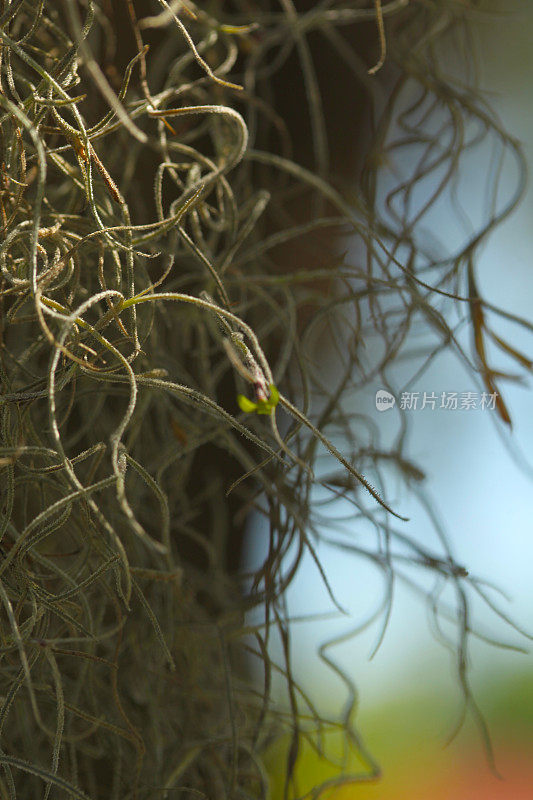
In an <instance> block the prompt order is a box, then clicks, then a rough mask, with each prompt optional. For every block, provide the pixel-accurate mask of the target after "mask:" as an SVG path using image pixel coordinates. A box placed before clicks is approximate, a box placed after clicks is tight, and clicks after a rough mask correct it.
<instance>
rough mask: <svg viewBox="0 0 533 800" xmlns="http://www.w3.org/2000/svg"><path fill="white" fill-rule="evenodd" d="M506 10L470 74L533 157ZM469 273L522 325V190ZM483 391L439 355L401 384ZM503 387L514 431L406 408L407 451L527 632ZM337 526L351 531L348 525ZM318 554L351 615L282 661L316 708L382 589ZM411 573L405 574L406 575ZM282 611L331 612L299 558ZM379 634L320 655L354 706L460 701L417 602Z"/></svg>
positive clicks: (489, 28)
mask: <svg viewBox="0 0 533 800" xmlns="http://www.w3.org/2000/svg"><path fill="white" fill-rule="evenodd" d="M509 12H512V13H509ZM506 14H507V15H508V16H507V15H506V17H505V18H503V19H502V18H500V19H497V18H487V19H486V21H483V22H481V23H479V25H478V28H477V40H478V45H479V56H480V57H479V69H480V81H481V85H482V86H483V87H484V88H485V90H486V91H488V93H489V99H490V102H491V104H492V106H493V107H494V108H495V109H496V111H497V113H498V114H499V115H500V117H501V119H502V121H503V123H504V125H505V127H506V128H507V129H508V130H509V131H510V132H512V134H513V135H514V136H515V137H516V138H517V139H519V140H520V141H521V142H522V144H523V147H524V151H525V155H526V158H527V161H528V163H529V164H530V165H531V164H533V104H532V102H531V80H530V75H531V68H532V67H533V58H532V54H531V40H532V37H533V9H532V7H531V5H530V4H523V3H520V4H517V3H514V4H507V5H506ZM510 42H512V46H510V44H509V43H510ZM528 73H529V78H528ZM483 158H484V155H483V154H479V156H477V157H475V158H474V159H471V161H470V163H469V164H467V165H466V166H465V170H464V181H463V182H462V186H461V196H462V202H463V206H464V207H465V209H466V210H467V213H468V214H470V215H471V217H472V220H473V224H474V225H475V224H476V221H477V220H478V219H479V215H480V214H481V213H482V210H483V200H484V198H483V186H484V183H483V170H484V169H486V166H485V163H486V162H484V160H483ZM506 170H507V171H506V172H504V177H503V182H502V187H503V190H505V189H506V188H507V187H508V189H509V190H511V188H512V186H513V185H514V181H515V179H516V173H515V172H514V167H513V165H512V163H511V162H509V163H508V165H507V167H506ZM426 226H427V227H428V229H429V230H430V231H431V233H432V236H433V237H434V238H436V239H437V240H439V241H441V242H442V243H443V246H445V247H447V248H449V249H450V250H453V249H454V246H455V244H456V243H457V244H459V242H460V241H461V236H463V237H464V230H463V231H461V230H460V228H461V225H460V224H459V225H458V223H457V218H456V216H455V215H453V214H452V213H451V210H449V211H447V210H446V208H444V207H442V206H441V207H439V208H438V209H437V210H436V211H435V212H433V215H432V216H428V218H427V219H426ZM477 274H478V279H479V284H480V289H481V291H482V294H483V296H484V297H485V298H486V299H488V300H490V301H492V302H493V303H495V304H497V305H499V306H500V307H502V308H504V309H507V310H509V311H511V312H513V313H515V314H517V315H520V316H523V317H525V318H527V319H531V317H532V314H531V312H532V309H533V191H532V190H531V189H529V190H528V192H527V196H526V197H525V199H524V201H523V202H522V204H521V206H520V208H519V209H518V210H517V211H516V212H515V213H514V214H513V216H512V217H511V218H510V219H508V220H507V221H506V222H505V223H504V224H503V225H502V226H501V227H500V228H499V229H497V230H496V231H495V232H494V233H493V234H492V236H491V237H490V240H489V241H488V243H487V244H486V246H485V248H484V250H483V252H482V254H481V257H480V260H479V269H478V273H477ZM495 329H496V331H497V332H498V333H499V334H500V335H502V336H503V337H508V340H509V341H510V342H511V343H512V344H513V345H514V346H515V347H517V348H518V349H519V350H521V351H522V352H524V353H526V354H529V355H530V356H531V355H532V354H533V336H531V335H529V334H527V333H526V332H525V331H524V330H523V329H520V328H518V327H517V326H516V325H510V324H508V323H505V321H503V320H499V321H498V322H497V324H495ZM463 341H465V342H466V339H464V340H463ZM366 357H367V359H371V357H372V346H371V345H369V346H368V347H367V356H366ZM492 360H493V361H496V363H497V364H498V365H499V366H501V368H503V369H505V368H509V362H508V361H507V360H506V358H504V357H503V355H501V356H500V355H495V356H494V358H493V359H492ZM515 371H516V370H515ZM412 372H413V368H412V365H409V364H408V363H405V364H403V365H400V366H399V367H398V368H397V369H396V371H395V383H396V384H397V385H398V386H401V385H403V384H405V383H407V381H408V380H409V378H410V376H411V374H412ZM379 388H381V386H380V384H379V383H376V384H375V385H374V386H372V387H369V389H368V392H365V394H364V395H363V394H361V393H358V394H357V398H356V400H354V403H357V406H356V408H357V410H358V411H360V412H361V413H363V414H367V415H368V416H370V417H371V418H372V420H373V421H374V423H375V424H376V425H378V426H379V429H380V435H381V438H382V442H383V445H384V446H385V447H386V444H387V442H391V441H392V439H393V438H394V435H395V433H396V432H397V428H398V415H397V414H396V411H394V410H392V411H387V412H384V413H379V412H378V411H377V410H376V409H375V391H376V390H377V389H379ZM482 388H483V387H482V386H481V383H480V382H476V381H475V379H474V378H473V376H472V375H471V374H469V373H468V372H467V370H466V369H465V367H464V366H463V365H462V364H460V363H459V362H458V360H457V359H456V358H454V357H452V356H451V355H450V354H448V353H445V354H444V355H441V356H440V357H438V358H437V359H436V360H435V361H434V362H433V363H432V365H431V366H430V368H429V369H428V370H427V372H425V374H424V375H423V376H421V377H420V379H419V380H418V381H417V382H416V384H414V385H412V386H409V390H411V391H420V392H421V393H423V392H424V391H427V392H431V391H435V392H436V393H437V394H439V393H440V392H441V391H446V392H450V391H457V392H462V391H474V392H476V393H480V392H481V391H482ZM501 389H502V394H503V395H504V397H505V400H506V403H507V405H508V407H509V409H510V412H511V416H512V419H513V432H512V434H511V435H509V433H508V432H507V431H506V430H504V427H505V426H502V425H501V423H499V422H498V420H497V419H496V417H495V415H494V414H491V413H489V412H488V411H482V410H479V409H478V410H470V411H460V410H457V411H439V410H431V409H424V410H417V411H412V412H410V414H411V415H412V417H411V422H412V425H411V426H410V427H411V433H410V435H409V444H408V453H409V455H410V457H411V458H412V459H413V460H414V461H415V462H416V463H417V464H418V465H420V466H421V467H422V469H423V470H424V471H425V472H426V473H427V480H426V483H425V486H426V490H427V493H428V496H429V497H430V498H431V500H432V504H433V507H434V508H435V509H436V511H437V513H438V516H439V517H440V520H441V521H442V525H443V528H444V529H445V531H446V535H447V538H448V541H449V542H450V545H451V547H452V552H453V553H454V555H455V558H456V561H458V562H459V563H461V564H464V565H465V566H466V567H467V568H468V569H469V570H470V571H471V572H472V573H473V574H475V575H477V576H480V577H483V578H485V579H486V580H488V581H491V582H493V583H494V584H496V585H497V586H498V587H500V588H501V589H502V590H503V591H505V592H506V594H507V599H504V598H503V597H502V596H501V595H498V594H497V593H496V592H493V593H492V595H491V596H492V597H493V599H495V600H497V601H498V602H499V603H500V605H501V606H502V607H503V608H504V610H505V611H506V612H507V613H509V614H510V615H511V616H512V617H513V618H514V619H515V620H516V621H517V622H518V623H519V624H521V625H522V626H523V627H525V628H527V629H529V630H530V631H532V632H533V614H532V613H531V610H532V608H533V580H532V577H531V576H532V571H533V514H532V510H533V503H532V498H533V481H532V476H533V469H532V468H531V467H530V466H529V465H528V459H529V463H530V464H531V463H533V414H532V411H533V395H532V393H531V381H529V385H525V386H517V385H516V384H511V383H509V384H507V383H502V384H501ZM513 454H514V455H513ZM518 462H519V463H518ZM331 467H332V465H331V462H326V463H325V465H324V468H325V471H328V470H329V469H331ZM387 486H388V490H389V491H388V495H387V496H388V498H389V499H390V498H396V502H395V503H394V507H395V508H396V509H398V510H400V511H401V513H403V514H406V515H407V516H409V517H410V521H409V523H398V524H397V528H398V530H402V532H403V531H405V532H407V533H408V534H409V535H410V536H414V537H415V538H416V539H417V540H418V541H420V542H421V543H423V544H424V545H429V546H431V547H433V549H434V550H435V551H436V552H440V547H439V544H438V539H437V536H436V534H435V530H434V527H433V526H432V524H431V523H430V522H429V520H428V517H427V514H426V513H425V512H424V510H423V509H422V508H421V506H420V504H419V503H418V502H416V501H415V500H414V498H413V497H412V495H411V496H410V495H409V494H408V493H407V492H406V491H405V490H403V492H402V491H401V489H400V485H399V484H398V486H397V487H395V484H394V477H393V475H392V473H391V474H390V478H389V479H388V482H387ZM395 489H396V491H395ZM332 512H333V516H338V517H343V516H346V515H347V514H348V513H349V512H350V509H349V508H348V506H347V505H345V506H343V505H342V504H341V503H339V504H338V505H337V507H336V508H334V509H332V508H331V507H330V508H329V512H328V513H330V514H331V513H332ZM394 524H395V525H396V521H395V523H394ZM343 525H344V528H346V529H347V530H349V528H350V523H349V522H346V523H343ZM402 526H403V527H402ZM328 528H329V530H328ZM328 528H326V527H324V534H325V535H326V536H327V535H333V531H332V530H331V526H328ZM355 530H356V531H357V536H358V537H363V538H364V536H365V535H368V536H372V532H371V530H370V528H368V530H367V531H366V533H365V528H364V525H361V524H360V523H357V528H355V527H353V531H355ZM251 538H253V540H254V541H255V542H261V541H265V540H266V530H263V529H262V523H261V522H259V523H258V524H256V526H254V530H253V531H252V537H251ZM337 538H338V537H337ZM256 547H257V545H256ZM259 547H260V546H259ZM318 555H319V557H320V560H321V562H322V564H323V566H324V568H325V571H326V573H327V575H328V577H329V579H330V580H331V583H332V585H333V587H334V591H335V593H336V595H337V597H338V598H339V599H340V601H341V603H342V605H343V606H344V607H346V608H347V609H348V610H349V611H350V617H349V618H347V617H341V616H340V615H337V616H334V617H331V618H328V619H323V620H318V619H315V620H313V621H309V622H299V623H295V624H294V625H293V629H292V636H293V659H294V665H293V666H294V673H295V676H296V678H297V680H299V681H300V682H301V683H302V685H303V686H304V687H305V688H306V689H307V690H308V691H309V693H310V695H311V696H312V697H313V699H314V700H315V702H316V703H317V704H318V705H319V706H322V707H323V708H326V709H327V710H329V711H332V710H333V708H334V707H335V706H336V705H337V704H338V703H341V702H342V700H343V699H344V697H345V693H344V688H343V686H342V684H341V682H340V681H339V679H338V678H337V677H336V676H335V675H334V674H333V673H332V672H331V670H329V669H328V668H327V667H326V666H325V665H323V664H321V662H320V660H319V658H318V656H317V649H318V647H319V646H320V644H322V643H323V642H324V641H326V640H328V639H330V638H332V637H334V636H335V635H341V634H342V633H345V632H348V631H349V630H350V629H355V628H356V627H357V626H358V625H360V624H361V623H362V622H363V621H364V620H365V619H366V618H368V616H369V615H371V614H372V612H373V611H375V609H376V603H377V600H378V599H379V597H380V596H381V593H382V591H383V579H382V578H381V576H380V573H379V572H378V571H377V570H376V569H375V568H374V567H372V566H371V565H370V564H368V563H365V562H363V561H361V560H360V559H355V558H351V557H347V556H346V554H343V553H342V552H339V551H338V550H334V549H332V548H328V547H325V546H319V548H318ZM257 557H259V551H258V550H256V552H255V554H253V552H252V553H251V555H250V558H251V559H252V560H255V558H257ZM410 574H412V575H415V573H414V572H411V573H410ZM416 576H417V578H420V580H421V583H422V584H423V585H425V586H426V587H429V586H431V585H432V581H428V580H427V578H425V577H424V573H423V572H422V571H419V572H418V573H416ZM288 606H289V610H290V613H291V614H292V615H294V616H299V615H312V614H315V613H316V614H321V613H324V612H334V608H333V607H332V604H331V601H330V600H329V598H328V596H327V592H326V591H325V588H324V586H323V584H322V582H321V580H320V577H319V576H318V573H317V570H316V567H315V566H314V564H313V562H312V560H311V559H310V558H305V559H304V562H303V564H302V568H301V570H300V572H299V574H298V575H297V577H296V579H295V581H294V582H293V584H292V586H291V587H290V589H289V592H288ZM474 611H475V619H476V621H477V624H478V626H479V628H480V629H481V630H482V631H484V632H485V633H487V634H490V635H491V636H495V637H501V638H502V639H503V640H505V641H508V642H514V643H516V644H521V645H527V641H526V640H524V639H522V638H521V637H520V636H519V635H518V634H515V633H513V632H512V631H511V630H510V629H509V627H508V626H507V625H506V624H505V623H503V622H501V621H500V620H498V618H497V617H495V615H494V614H493V613H492V612H490V610H489V609H487V608H486V607H484V606H483V605H482V604H481V603H480V604H476V605H475V606H474ZM449 630H450V631H451V628H450V629H449ZM379 631H380V626H379V624H377V625H374V626H371V627H370V628H369V629H368V630H366V631H364V632H363V633H360V634H358V635H357V636H354V638H352V639H351V640H348V641H346V642H344V643H343V644H341V645H338V646H336V647H335V648H334V649H333V650H332V651H331V654H332V655H334V657H335V659H336V660H337V661H338V662H339V663H340V664H341V666H342V667H343V669H345V670H346V671H347V672H348V673H349V674H350V675H351V677H352V678H353V680H354V681H355V683H356V685H357V688H358V690H359V691H360V695H361V698H362V703H363V705H364V704H370V705H371V704H372V703H374V702H378V701H379V702H381V701H383V700H384V699H385V698H386V697H388V696H393V695H394V694H395V693H397V692H398V688H399V687H401V686H402V685H409V686H411V687H413V685H415V684H416V683H420V685H422V684H424V685H426V686H427V685H428V684H430V685H431V686H433V687H435V691H436V692H439V693H440V692H447V693H449V695H450V698H453V697H454V696H457V695H458V687H457V680H456V678H455V676H454V665H453V660H452V657H451V655H450V654H449V653H448V652H447V651H446V650H445V649H444V648H443V647H442V646H441V645H440V644H438V643H437V642H436V641H435V638H434V636H433V634H432V631H431V626H430V625H429V624H428V614H427V608H426V605H425V603H424V602H422V601H421V598H420V597H419V596H416V595H415V594H413V592H411V591H410V590H408V589H407V588H405V587H403V586H402V585H401V584H400V583H398V584H397V586H396V587H395V597H394V603H393V612H392V616H391V619H390V622H389V625H388V629H387V633H386V636H385V639H384V641H383V643H382V645H381V647H380V649H379V651H378V652H377V654H376V655H375V656H374V657H373V659H372V660H371V661H370V660H369V656H370V654H371V653H372V651H373V649H374V646H375V644H376V641H377V637H378V635H379ZM272 649H273V654H274V655H275V654H276V653H278V654H279V643H276V642H275V641H273V643H272ZM472 668H473V678H474V682H475V681H482V680H483V679H484V678H487V677H489V676H493V675H495V674H497V673H500V672H502V671H511V670H513V669H516V670H520V671H525V670H531V669H532V668H533V660H532V656H531V655H530V654H528V655H524V654H514V653H512V652H509V651H507V650H505V651H499V650H496V649H495V648H493V647H489V646H487V645H486V644H484V643H477V644H476V645H475V646H474V648H473V653H472ZM452 705H453V703H452Z"/></svg>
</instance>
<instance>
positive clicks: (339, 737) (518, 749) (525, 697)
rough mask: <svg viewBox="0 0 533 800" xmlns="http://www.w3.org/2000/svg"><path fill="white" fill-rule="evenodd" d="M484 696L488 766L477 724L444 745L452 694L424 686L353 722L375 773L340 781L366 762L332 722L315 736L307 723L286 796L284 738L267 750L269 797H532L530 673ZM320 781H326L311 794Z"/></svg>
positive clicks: (401, 690)
mask: <svg viewBox="0 0 533 800" xmlns="http://www.w3.org/2000/svg"><path fill="white" fill-rule="evenodd" d="M482 694H483V695H484V698H483V697H482V699H481V702H480V708H481V711H482V714H483V716H484V718H485V721H486V722H487V723H488V726H489V730H490V734H491V745H492V750H493V753H494V762H495V764H494V766H492V767H491V757H490V754H489V751H488V749H487V747H486V746H485V745H484V743H483V736H482V733H481V729H480V728H479V727H478V726H476V725H475V724H474V723H473V722H472V720H471V719H470V720H469V721H467V722H466V724H465V726H464V728H463V729H462V730H461V731H460V732H459V733H458V734H457V736H456V737H454V738H453V740H452V741H451V742H449V744H447V743H446V742H447V739H448V737H449V734H450V726H449V722H450V719H451V717H453V715H454V710H456V709H453V708H452V705H453V704H452V703H451V702H450V698H447V697H446V696H445V695H444V694H443V693H441V692H438V691H437V692H435V694H434V695H433V696H431V695H429V694H424V693H423V691H422V690H420V691H419V693H418V694H416V693H415V694H414V695H413V694H412V692H411V693H409V692H408V691H406V690H405V687H398V696H399V699H398V700H396V701H390V702H388V703H385V704H383V705H382V706H380V707H379V708H377V707H374V708H370V709H367V710H365V712H364V714H361V716H362V717H363V719H362V720H361V721H360V722H359V726H358V728H359V730H360V731H361V732H362V733H363V734H364V742H365V747H367V748H368V751H369V752H370V753H371V755H372V758H375V759H376V762H378V764H379V769H380V770H381V777H379V778H372V779H370V780H368V779H367V780H365V779H364V778H363V779H362V780H359V781H350V782H346V783H344V784H343V781H344V780H345V779H346V781H348V779H349V774H350V773H351V774H352V775H353V774H358V775H359V776H364V775H365V774H366V775H369V774H370V773H371V764H370V760H369V759H366V760H365V758H364V757H363V756H361V754H358V753H357V751H356V750H355V749H354V751H353V752H352V753H351V754H349V755H347V753H346V739H345V737H344V735H343V734H342V733H341V731H340V729H339V727H337V726H334V725H331V726H330V727H329V729H328V730H326V731H325V732H323V734H322V735H320V736H318V735H317V736H313V734H312V732H311V730H312V728H309V729H308V730H307V734H308V735H307V736H306V737H304V736H301V737H300V741H299V747H298V758H297V761H296V767H295V770H294V775H293V780H292V781H291V784H290V787H289V792H288V794H287V795H285V794H284V775H285V773H286V764H287V753H288V749H289V740H288V739H286V740H284V741H283V742H278V743H277V744H276V745H275V747H274V748H273V749H272V750H271V751H270V753H269V754H268V758H267V764H268V766H269V772H270V776H271V780H272V786H271V797H272V800H282V798H284V796H286V797H287V798H290V799H291V800H292V798H309V800H319V798H320V800H533V674H532V675H522V676H519V675H513V674H511V675H509V674H507V675H506V676H500V679H499V681H498V682H497V683H496V684H494V683H491V684H490V686H489V685H486V686H485V688H484V691H483V692H482ZM302 728H303V729H305V724H303V723H302ZM315 733H316V730H315ZM293 749H294V748H293ZM317 750H321V751H322V755H321V756H320V755H319V753H318V752H317ZM325 782H330V785H329V786H325V787H324V789H323V791H321V792H318V793H317V787H318V786H320V785H321V784H324V783H325ZM333 783H338V784H340V785H337V786H333V785H332V784H333Z"/></svg>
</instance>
